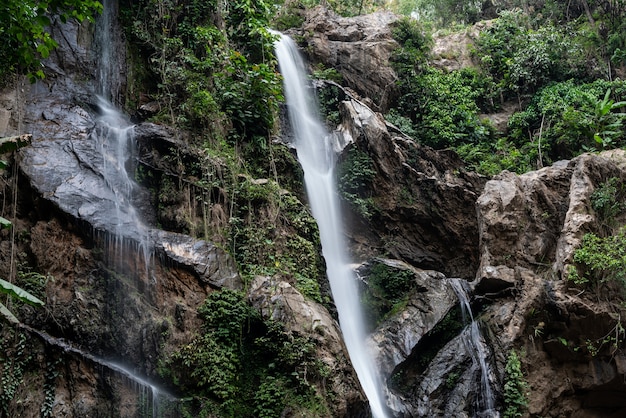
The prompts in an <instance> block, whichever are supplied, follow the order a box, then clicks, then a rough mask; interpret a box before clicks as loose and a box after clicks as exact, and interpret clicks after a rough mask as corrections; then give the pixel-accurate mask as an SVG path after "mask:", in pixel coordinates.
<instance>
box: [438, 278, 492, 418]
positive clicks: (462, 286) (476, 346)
mask: <svg viewBox="0 0 626 418" xmlns="http://www.w3.org/2000/svg"><path fill="white" fill-rule="evenodd" d="M449 282H450V286H451V287H452V289H453V290H454V293H455V294H456V296H457V298H458V299H459V303H460V305H461V315H462V317H463V322H464V323H467V322H468V321H467V320H468V318H469V321H470V323H469V325H468V327H469V332H467V334H466V336H467V337H466V338H465V340H464V342H465V346H466V348H467V351H468V352H469V354H470V356H471V357H472V362H473V364H474V365H475V366H478V367H479V369H480V388H481V391H480V394H479V396H478V402H477V405H476V416H477V417H490V418H496V417H499V416H500V414H499V413H498V412H497V411H496V409H495V396H494V393H493V389H492V382H491V374H490V372H489V365H488V364H487V358H488V357H489V349H488V347H487V344H486V343H485V340H484V338H483V336H482V333H481V332H480V328H479V326H478V321H476V320H475V319H474V315H473V314H472V308H471V306H470V302H469V292H468V284H467V282H466V281H465V280H461V279H449Z"/></svg>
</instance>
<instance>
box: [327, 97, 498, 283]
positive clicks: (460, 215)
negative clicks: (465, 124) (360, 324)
mask: <svg viewBox="0 0 626 418" xmlns="http://www.w3.org/2000/svg"><path fill="white" fill-rule="evenodd" d="M339 109H340V114H341V125H340V127H339V134H340V135H341V136H343V138H344V142H345V143H352V144H353V146H356V147H357V149H359V150H363V151H364V152H366V153H367V154H368V155H370V156H371V158H372V161H373V164H374V166H375V170H376V174H375V176H374V178H373V180H372V186H371V187H372V189H371V191H370V193H371V198H372V199H373V200H374V202H375V206H376V207H377V209H378V210H377V213H376V214H375V215H373V216H372V218H371V219H369V220H365V219H358V218H354V219H353V221H354V222H355V224H354V225H353V226H352V227H350V228H348V230H349V231H351V233H352V234H353V236H352V239H353V242H354V245H355V251H357V252H359V251H360V252H362V253H364V254H367V253H368V252H370V253H371V252H372V251H373V252H374V253H376V252H377V253H378V254H380V253H382V252H384V251H388V252H389V253H390V254H391V255H393V256H394V257H395V258H398V259H400V260H404V261H406V262H409V263H410V264H412V265H415V266H418V267H420V268H424V269H432V270H437V271H441V272H443V273H444V274H446V275H447V276H450V277H466V278H467V277H472V276H473V275H474V272H475V271H476V267H477V265H478V253H477V248H478V225H477V221H476V214H475V211H474V202H475V201H476V199H477V197H478V195H479V193H480V190H481V188H482V185H483V184H484V183H485V181H486V179H484V178H482V177H480V176H478V175H476V174H475V173H470V172H467V171H465V169H464V168H463V162H462V161H461V160H460V159H459V158H458V156H456V154H455V153H454V152H452V151H436V150H433V149H432V148H429V147H426V146H422V145H420V144H417V143H416V142H415V141H414V140H412V139H411V138H409V137H408V136H406V135H404V134H403V133H402V132H400V131H399V130H398V129H397V128H396V127H394V126H393V125H390V124H387V123H386V122H385V120H384V119H383V117H382V116H381V115H380V114H379V113H376V112H374V111H373V110H371V109H370V108H369V107H368V106H366V105H365V104H364V103H362V102H360V101H359V100H357V99H355V98H353V97H352V98H350V97H349V96H348V99H347V100H345V101H343V102H341V103H340V108H339ZM368 247H369V249H368ZM372 247H373V248H372ZM376 247H378V248H376ZM380 247H384V250H382V249H381V248H380ZM366 258H367V257H366Z"/></svg>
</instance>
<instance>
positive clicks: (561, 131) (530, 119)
mask: <svg viewBox="0 0 626 418" xmlns="http://www.w3.org/2000/svg"><path fill="white" fill-rule="evenodd" d="M625 88H626V84H624V83H623V82H621V81H617V82H612V83H611V82H607V81H602V80H598V81H594V82H592V83H586V84H577V83H575V82H574V81H573V80H569V81H565V82H560V83H553V84H550V85H548V86H546V87H545V88H543V89H541V90H540V91H539V92H538V93H537V94H536V95H535V96H534V97H533V99H532V100H531V102H530V103H529V105H528V106H527V107H526V108H525V109H524V110H523V111H520V112H516V113H515V114H514V115H513V116H512V117H511V118H510V120H509V135H510V139H511V140H512V141H513V143H515V144H518V146H523V145H524V144H527V143H529V142H531V143H535V146H538V144H539V142H540V143H541V150H542V154H543V158H544V161H543V162H544V163H547V164H550V163H552V162H553V161H557V160H559V159H564V158H571V157H572V156H575V155H577V154H579V153H581V152H584V151H593V150H595V149H597V148H603V147H605V146H612V147H614V146H620V145H621V144H623V143H624V139H625V137H626V135H625V132H624V130H623V128H622V122H623V119H624V114H623V113H619V112H613V111H614V110H616V109H618V108H619V107H620V106H623V105H624V104H623V103H622V102H617V103H616V102H613V101H612V100H611V99H610V98H609V97H608V96H607V92H608V91H609V90H610V89H613V91H614V92H615V93H614V94H615V95H616V96H617V97H624V94H626V90H625Z"/></svg>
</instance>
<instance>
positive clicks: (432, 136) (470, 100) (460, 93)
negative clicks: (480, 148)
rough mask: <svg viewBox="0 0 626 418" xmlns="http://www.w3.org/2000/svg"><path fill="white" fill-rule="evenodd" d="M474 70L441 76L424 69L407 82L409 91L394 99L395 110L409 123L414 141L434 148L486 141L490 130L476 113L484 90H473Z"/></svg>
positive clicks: (436, 72) (432, 70)
mask: <svg viewBox="0 0 626 418" xmlns="http://www.w3.org/2000/svg"><path fill="white" fill-rule="evenodd" d="M473 72H474V70H470V69H467V70H459V71H452V72H449V73H445V72H443V71H440V70H437V69H434V68H428V69H426V70H425V71H424V72H423V73H421V74H419V75H417V76H415V77H413V78H412V80H411V90H410V92H408V93H407V94H404V95H402V97H401V98H400V99H399V100H398V104H397V106H398V107H397V109H398V110H397V111H398V113H399V114H402V115H404V116H406V117H409V118H410V119H411V120H412V121H413V129H414V130H415V131H417V132H419V136H418V137H417V138H416V139H418V140H419V141H420V142H422V143H424V144H426V145H429V146H432V147H434V148H439V149H441V148H446V147H453V146H458V145H461V144H464V143H480V142H487V141H488V140H489V139H490V138H491V135H492V133H491V129H490V127H489V126H488V125H487V124H485V123H483V122H482V121H481V120H480V118H479V117H478V114H479V113H480V109H479V107H478V105H477V101H479V100H481V101H484V99H483V94H484V92H485V90H484V89H481V88H476V87H477V86H475V85H474V84H473V82H474V80H475V79H476V78H475V77H474V74H473Z"/></svg>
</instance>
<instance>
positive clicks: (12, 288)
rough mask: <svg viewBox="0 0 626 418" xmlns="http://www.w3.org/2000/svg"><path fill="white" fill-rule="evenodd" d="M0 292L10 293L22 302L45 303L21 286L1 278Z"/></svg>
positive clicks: (39, 304) (36, 304) (38, 304)
mask: <svg viewBox="0 0 626 418" xmlns="http://www.w3.org/2000/svg"><path fill="white" fill-rule="evenodd" d="M0 292H2V293H6V294H8V295H11V296H13V297H15V298H17V299H18V300H20V301H22V302H24V303H28V304H29V305H33V306H43V305H45V303H44V302H43V301H42V300H41V299H39V298H38V297H36V296H35V295H32V294H31V293H29V292H27V291H26V290H24V289H22V288H21V287H19V286H16V285H14V284H13V283H9V282H7V281H6V280H3V279H0Z"/></svg>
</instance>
